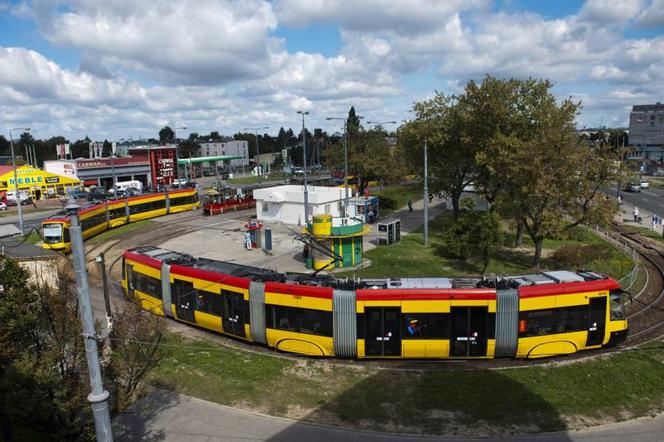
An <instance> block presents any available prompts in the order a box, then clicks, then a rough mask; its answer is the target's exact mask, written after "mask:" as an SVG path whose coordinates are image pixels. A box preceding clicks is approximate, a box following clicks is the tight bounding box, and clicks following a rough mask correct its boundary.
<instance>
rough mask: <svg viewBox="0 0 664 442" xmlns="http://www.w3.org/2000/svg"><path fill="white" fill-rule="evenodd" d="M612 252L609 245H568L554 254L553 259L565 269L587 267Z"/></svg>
mask: <svg viewBox="0 0 664 442" xmlns="http://www.w3.org/2000/svg"><path fill="white" fill-rule="evenodd" d="M612 252H613V251H612V249H611V247H610V246H609V245H608V244H586V245H566V246H562V247H560V248H559V249H557V250H556V251H555V252H553V259H554V260H555V261H556V262H558V263H560V264H561V265H563V266H565V267H585V266H587V265H588V264H589V263H591V262H592V261H595V260H598V259H601V258H603V257H605V256H606V255H610V254H611V253H612Z"/></svg>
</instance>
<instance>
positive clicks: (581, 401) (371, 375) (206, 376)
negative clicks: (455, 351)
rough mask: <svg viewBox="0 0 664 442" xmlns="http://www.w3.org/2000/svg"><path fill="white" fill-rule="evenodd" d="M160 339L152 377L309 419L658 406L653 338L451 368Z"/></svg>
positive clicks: (534, 420) (537, 417) (397, 422)
mask: <svg viewBox="0 0 664 442" xmlns="http://www.w3.org/2000/svg"><path fill="white" fill-rule="evenodd" d="M168 343H170V344H171V345H173V348H172V353H171V354H170V355H169V356H168V357H167V358H166V359H165V360H164V361H163V362H162V363H161V364H160V365H159V366H158V367H157V368H156V369H155V370H154V371H153V372H152V374H151V375H150V376H151V377H150V382H151V383H152V384H154V385H156V386H159V387H163V388H167V389H170V390H174V391H178V392H181V393H184V394H188V395H191V396H195V397H199V398H202V399H206V400H210V401H213V402H217V403H220V404H225V405H231V406H238V407H240V408H246V409H251V410H257V411H261V412H265V413H269V414H273V415H278V416H287V417H292V418H297V419H302V420H306V421H312V422H319V423H330V424H339V425H352V426H357V427H364V428H372V429H377V430H392V431H408V432H411V431H412V432H427V433H437V434H443V433H448V434H449V433H456V434H463V432H464V428H463V427H466V428H472V429H477V428H479V427H481V429H482V431H488V432H489V433H493V434H499V433H500V432H501V431H504V429H505V428H509V429H511V430H516V431H540V430H544V431H557V430H564V429H565V428H569V427H570V426H571V425H573V424H574V423H575V422H579V419H591V420H597V419H600V418H607V417H608V418H615V419H626V418H628V417H634V416H642V415H645V414H648V413H649V412H651V411H652V410H659V409H661V408H662V406H663V405H664V364H663V362H664V350H663V349H662V347H661V345H659V346H654V345H652V344H651V345H650V347H654V348H652V349H647V348H643V349H639V350H636V351H629V352H624V353H620V354H615V355H612V356H610V357H606V358H602V359H596V360H592V361H588V362H580V363H576V364H569V365H562V366H555V367H554V366H551V367H529V368H519V369H505V370H488V369H463V370H461V369H458V367H455V366H454V365H453V364H445V363H440V366H439V367H437V368H436V369H434V370H431V369H426V370H421V371H417V370H416V371H393V370H381V369H378V368H376V367H374V366H373V365H372V363H371V362H358V363H353V364H349V365H340V364H335V363H330V362H325V361H317V360H314V359H307V358H302V359H300V360H291V359H284V358H278V357H274V356H271V355H264V354H254V353H246V352H243V351H240V350H235V349H229V348H226V347H221V346H219V345H218V344H214V343H210V342H206V341H201V340H185V339H183V338H179V337H175V336H170V337H169V339H168ZM489 366H490V362H489V363H487V367H489ZM427 368H430V367H427ZM508 404H509V405H508ZM496 427H502V429H501V428H496Z"/></svg>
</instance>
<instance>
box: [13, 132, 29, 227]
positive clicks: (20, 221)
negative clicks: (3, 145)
mask: <svg viewBox="0 0 664 442" xmlns="http://www.w3.org/2000/svg"><path fill="white" fill-rule="evenodd" d="M19 130H22V131H24V132H27V131H29V130H30V128H29V127H16V128H13V129H9V144H10V146H11V151H12V168H13V169H14V189H15V192H16V210H17V211H18V228H19V230H20V231H21V236H23V235H25V231H24V230H23V207H22V206H21V194H20V191H19V189H18V176H17V174H16V159H15V157H14V138H13V137H12V132H13V131H19Z"/></svg>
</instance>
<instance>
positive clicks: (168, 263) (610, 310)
mask: <svg viewBox="0 0 664 442" xmlns="http://www.w3.org/2000/svg"><path fill="white" fill-rule="evenodd" d="M122 279H123V280H122V286H123V288H124V290H125V291H126V292H127V293H128V295H129V296H130V297H131V298H135V299H138V300H139V301H140V304H141V306H142V308H144V309H146V310H149V311H151V312H153V313H155V314H158V315H165V316H169V317H171V318H173V319H176V320H178V321H182V322H185V323H189V324H192V325H196V326H198V327H202V328H206V329H209V330H213V331H215V332H219V333H225V334H228V335H230V336H233V337H236V338H240V339H243V340H246V341H250V342H257V343H260V344H265V345H267V346H269V347H271V348H275V349H278V350H281V351H286V352H291V353H298V354H304V355H309V356H336V357H358V358H369V357H377V358H385V357H387V358H495V357H517V358H541V357H547V356H556V355H564V354H571V353H575V352H577V351H580V350H588V349H597V348H602V347H607V346H612V345H615V344H617V343H619V342H621V341H623V340H624V339H625V338H626V336H627V331H628V324H627V318H626V316H625V308H624V296H623V292H622V290H621V288H620V285H619V284H618V282H617V281H615V280H614V279H612V278H609V277H607V276H604V275H602V274H599V273H595V272H591V271H579V272H569V271H555V272H544V273H538V274H529V275H522V276H515V277H506V278H501V279H498V280H485V279H481V278H386V279H371V280H369V279H365V280H356V281H352V280H351V281H348V280H341V279H337V278H334V277H331V276H312V275H309V274H301V273H278V272H274V271H271V270H267V269H262V268H257V267H250V266H243V265H239V264H235V263H230V262H220V261H213V260H210V259H203V258H194V257H192V256H189V255H184V254H181V253H177V252H172V251H169V250H164V249H158V248H155V247H139V248H136V249H133V250H128V251H126V252H125V253H124V256H123V262H122Z"/></svg>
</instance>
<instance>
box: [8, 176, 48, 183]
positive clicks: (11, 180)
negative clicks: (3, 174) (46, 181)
mask: <svg viewBox="0 0 664 442" xmlns="http://www.w3.org/2000/svg"><path fill="white" fill-rule="evenodd" d="M41 182H42V176H28V177H23V178H19V179H18V183H19V184H38V183H41ZM9 184H14V178H9Z"/></svg>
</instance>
